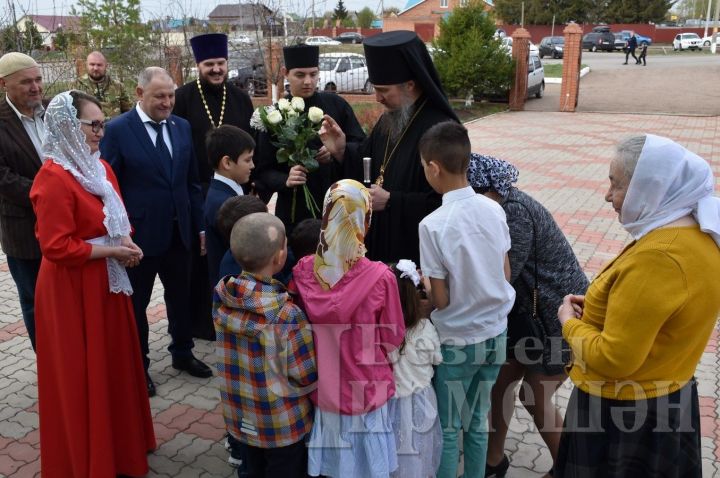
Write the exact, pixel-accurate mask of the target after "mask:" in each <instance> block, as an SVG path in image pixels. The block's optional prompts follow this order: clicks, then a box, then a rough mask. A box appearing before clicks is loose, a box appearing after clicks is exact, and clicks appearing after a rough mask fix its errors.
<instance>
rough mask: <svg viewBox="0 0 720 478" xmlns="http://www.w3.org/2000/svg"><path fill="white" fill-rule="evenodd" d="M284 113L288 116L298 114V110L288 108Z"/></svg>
mask: <svg viewBox="0 0 720 478" xmlns="http://www.w3.org/2000/svg"><path fill="white" fill-rule="evenodd" d="M286 114H287V117H288V118H290V117H293V116H298V112H297V111H295V110H290V111H288V112H287V113H286Z"/></svg>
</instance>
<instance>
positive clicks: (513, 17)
mask: <svg viewBox="0 0 720 478" xmlns="http://www.w3.org/2000/svg"><path fill="white" fill-rule="evenodd" d="M676 1H677V0H633V1H632V2H628V1H627V0H603V1H601V2H596V1H592V0H496V1H495V14H496V15H497V16H498V17H499V18H501V19H502V20H503V21H505V22H506V23H511V24H520V22H521V8H522V7H521V5H522V3H523V2H524V3H525V24H526V25H549V24H551V23H552V19H553V16H554V17H555V24H556V25H558V24H564V23H567V22H570V21H574V22H577V23H584V22H588V23H597V22H605V23H647V22H661V21H663V19H664V18H665V15H666V14H667V12H668V11H669V10H670V8H671V7H672V6H673V5H674V4H675V2H676Z"/></svg>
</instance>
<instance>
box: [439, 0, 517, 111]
mask: <svg viewBox="0 0 720 478" xmlns="http://www.w3.org/2000/svg"><path fill="white" fill-rule="evenodd" d="M483 5H484V3H483V2H478V1H477V0H473V1H472V2H470V3H469V4H468V5H467V6H465V7H460V8H456V9H455V10H454V11H453V13H452V15H450V17H448V18H447V19H443V20H442V21H441V23H440V36H439V37H438V38H437V40H436V41H435V42H434V47H435V48H436V50H437V51H436V53H435V55H434V61H435V66H436V67H437V70H438V73H439V74H440V79H441V80H442V82H443V86H444V87H445V89H446V90H447V92H448V93H449V94H450V95H453V96H462V97H467V98H469V97H471V96H494V95H498V94H504V92H506V91H508V90H509V89H510V83H511V81H512V77H513V71H514V64H513V61H512V58H511V57H510V55H509V54H508V51H507V49H506V48H505V47H504V46H503V45H502V44H501V42H500V40H499V39H497V38H495V37H494V34H495V30H496V26H495V22H494V21H493V19H492V18H490V16H489V15H488V14H487V12H485V9H484V7H483Z"/></svg>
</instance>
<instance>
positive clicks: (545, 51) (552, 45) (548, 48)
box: [538, 37, 565, 58]
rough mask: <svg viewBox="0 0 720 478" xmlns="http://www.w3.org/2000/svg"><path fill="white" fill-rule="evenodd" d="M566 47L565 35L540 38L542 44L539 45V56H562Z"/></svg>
mask: <svg viewBox="0 0 720 478" xmlns="http://www.w3.org/2000/svg"><path fill="white" fill-rule="evenodd" d="M564 47H565V38H564V37H545V38H543V39H542V40H540V46H539V47H538V56H539V57H540V58H545V55H547V56H550V57H552V58H562V57H563V48H564Z"/></svg>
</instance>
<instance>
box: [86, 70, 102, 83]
mask: <svg viewBox="0 0 720 478" xmlns="http://www.w3.org/2000/svg"><path fill="white" fill-rule="evenodd" d="M88 78H90V79H91V80H93V81H94V82H96V83H99V82H101V81H102V80H103V79H104V78H105V73H103V74H98V73H91V72H89V71H88Z"/></svg>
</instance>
